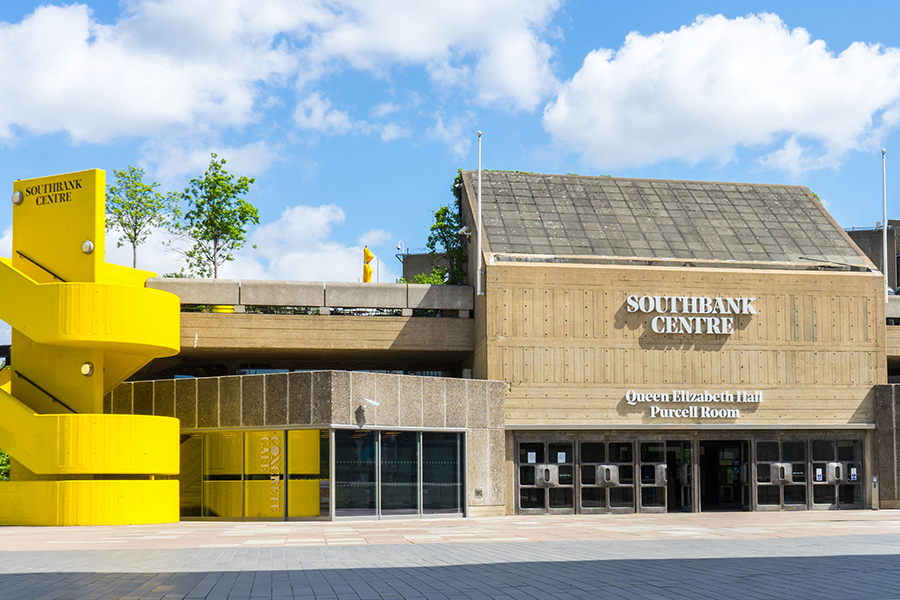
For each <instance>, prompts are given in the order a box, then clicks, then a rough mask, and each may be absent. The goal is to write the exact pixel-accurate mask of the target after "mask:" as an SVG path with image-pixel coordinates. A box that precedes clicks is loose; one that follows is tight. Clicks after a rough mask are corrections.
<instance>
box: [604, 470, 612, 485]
mask: <svg viewBox="0 0 900 600" xmlns="http://www.w3.org/2000/svg"><path fill="white" fill-rule="evenodd" d="M603 470H604V471H605V475H604V477H605V479H606V483H609V482H610V480H611V479H612V469H610V468H609V467H606V468H605V469H603Z"/></svg>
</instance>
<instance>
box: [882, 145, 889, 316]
mask: <svg viewBox="0 0 900 600" xmlns="http://www.w3.org/2000/svg"><path fill="white" fill-rule="evenodd" d="M886 152H887V150H885V149H884V148H882V149H881V188H882V190H881V191H882V195H883V200H884V221H883V222H882V224H881V233H882V236H881V246H882V248H883V251H882V257H881V259H882V261H883V262H882V263H881V264H882V266H883V267H884V269H883V271H884V301H885V303H887V302H888V298H889V296H888V287H889V285H890V284H889V283H888V248H887V224H888V221H887V170H886V169H885V161H884V155H885V153H886Z"/></svg>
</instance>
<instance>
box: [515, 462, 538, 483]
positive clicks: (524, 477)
mask: <svg viewBox="0 0 900 600" xmlns="http://www.w3.org/2000/svg"><path fill="white" fill-rule="evenodd" d="M534 471H535V468H534V467H530V466H528V465H522V466H521V467H519V485H534V483H535V477H534Z"/></svg>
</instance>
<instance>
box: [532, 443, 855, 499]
mask: <svg viewBox="0 0 900 600" xmlns="http://www.w3.org/2000/svg"><path fill="white" fill-rule="evenodd" d="M516 452H517V457H516V458H517V469H516V474H517V511H518V512H519V513H520V514H530V513H534V514H543V513H560V514H573V513H580V514H591V513H631V512H672V511H688V512H690V511H695V510H704V511H707V510H807V509H829V508H862V506H863V488H862V482H863V473H862V466H863V462H862V441H861V440H857V439H847V440H843V439H797V440H784V441H781V440H779V441H776V440H765V439H760V440H752V439H750V440H706V441H688V440H651V441H642V440H615V441H608V440H592V439H587V438H585V439H581V440H553V439H543V440H536V439H526V438H524V437H523V438H520V439H519V440H517V442H516ZM695 475H696V476H695Z"/></svg>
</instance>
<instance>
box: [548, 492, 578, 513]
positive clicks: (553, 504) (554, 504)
mask: <svg viewBox="0 0 900 600" xmlns="http://www.w3.org/2000/svg"><path fill="white" fill-rule="evenodd" d="M549 491H550V508H573V507H574V506H575V500H574V499H575V493H574V492H575V490H574V488H570V487H559V488H550V490H549Z"/></svg>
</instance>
